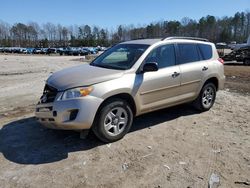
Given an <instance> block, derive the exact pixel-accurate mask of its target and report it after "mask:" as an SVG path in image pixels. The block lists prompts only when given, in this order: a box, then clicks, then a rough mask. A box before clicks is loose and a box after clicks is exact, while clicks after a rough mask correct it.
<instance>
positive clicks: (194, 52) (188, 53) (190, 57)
mask: <svg viewBox="0 0 250 188" xmlns="http://www.w3.org/2000/svg"><path fill="white" fill-rule="evenodd" d="M178 48H179V55H180V57H179V58H180V62H179V63H180V64H185V63H191V62H196V61H200V60H201V58H200V54H199V52H198V48H197V45H196V44H190V43H185V44H178Z"/></svg>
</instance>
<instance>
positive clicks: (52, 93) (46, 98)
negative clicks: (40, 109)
mask: <svg viewBox="0 0 250 188" xmlns="http://www.w3.org/2000/svg"><path fill="white" fill-rule="evenodd" d="M57 92H58V91H57V89H56V88H54V87H52V86H49V85H48V84H46V85H45V87H44V90H43V95H42V96H41V99H40V102H41V103H50V102H54V100H55V98H56V95H57Z"/></svg>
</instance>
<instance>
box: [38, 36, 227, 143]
mask: <svg viewBox="0 0 250 188" xmlns="http://www.w3.org/2000/svg"><path fill="white" fill-rule="evenodd" d="M224 81H225V76H224V67H223V60H221V59H220V58H219V56H218V54H217V50H216V48H215V45H214V44H213V43H210V42H208V41H207V40H206V39H200V38H188V37H170V38H165V39H140V40H133V41H127V42H123V43H120V44H117V45H115V46H113V47H112V48H110V49H108V50H107V51H105V52H104V53H103V54H101V55H100V56H98V57H97V58H96V59H95V60H94V61H93V62H91V63H90V64H83V65H80V66H76V67H72V68H68V69H65V70H62V71H59V72H56V73H54V74H52V75H51V76H50V77H49V78H48V80H47V81H46V85H45V88H44V91H43V95H42V97H41V99H40V101H39V103H38V104H37V107H36V117H37V119H38V121H39V122H41V123H42V124H43V125H45V126H46V127H49V128H53V129H65V130H86V129H92V130H93V132H94V133H95V135H96V136H97V137H98V138H99V139H101V140H102V141H104V142H113V141H116V140H119V139H121V138H122V137H123V136H124V135H125V134H126V133H127V132H128V131H129V129H130V127H131V125H132V122H133V118H134V117H135V116H139V115H141V114H144V113H147V112H151V111H155V110H159V109H162V108H166V107H170V106H174V105H178V104H182V103H187V102H193V104H194V106H195V107H196V108H197V109H199V110H200V111H207V110H209V109H210V108H211V107H212V106H213V104H214V101H215V98H216V92H217V91H218V90H219V89H222V88H223V87H224ZM134 126H136V125H134Z"/></svg>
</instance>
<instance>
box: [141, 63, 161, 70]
mask: <svg viewBox="0 0 250 188" xmlns="http://www.w3.org/2000/svg"><path fill="white" fill-rule="evenodd" d="M158 69H159V68H158V63H156V62H148V63H145V64H144V66H143V69H142V72H155V71H158Z"/></svg>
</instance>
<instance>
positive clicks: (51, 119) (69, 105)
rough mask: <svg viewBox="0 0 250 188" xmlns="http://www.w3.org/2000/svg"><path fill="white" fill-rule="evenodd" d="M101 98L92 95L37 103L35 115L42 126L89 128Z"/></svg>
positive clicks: (72, 128) (69, 128) (68, 128)
mask: <svg viewBox="0 0 250 188" xmlns="http://www.w3.org/2000/svg"><path fill="white" fill-rule="evenodd" d="M102 101H103V99H100V98H96V97H93V96H86V97H83V98H77V99H69V100H64V101H54V102H53V103H45V104H37V106H36V113H35V116H36V118H37V120H38V121H39V122H40V123H41V124H42V125H44V126H46V127H48V128H52V129H64V130H83V129H90V128H91V126H92V124H93V121H94V118H95V114H96V112H97V110H98V108H99V106H100V104H101V103H102Z"/></svg>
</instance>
